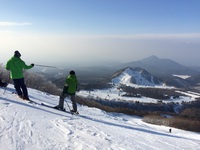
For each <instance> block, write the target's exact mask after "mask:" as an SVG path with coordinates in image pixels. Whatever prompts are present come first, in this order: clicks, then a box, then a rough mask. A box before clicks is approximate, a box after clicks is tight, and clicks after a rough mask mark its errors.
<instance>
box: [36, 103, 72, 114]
mask: <svg viewBox="0 0 200 150" xmlns="http://www.w3.org/2000/svg"><path fill="white" fill-rule="evenodd" d="M40 105H42V106H45V107H48V108H52V109H56V110H58V111H63V112H66V113H70V114H72V113H71V112H69V111H66V110H61V109H57V108H55V107H54V106H50V105H47V104H45V103H41V104H40ZM72 115H73V114H72Z"/></svg>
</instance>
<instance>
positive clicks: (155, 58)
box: [141, 55, 160, 62]
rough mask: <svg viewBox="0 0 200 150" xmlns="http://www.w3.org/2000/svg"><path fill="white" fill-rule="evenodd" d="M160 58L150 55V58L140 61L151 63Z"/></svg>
mask: <svg viewBox="0 0 200 150" xmlns="http://www.w3.org/2000/svg"><path fill="white" fill-rule="evenodd" d="M159 59H160V58H158V57H157V56H155V55H152V56H150V57H147V58H144V59H142V60H141V61H143V62H149V61H150V62H152V61H157V60H159Z"/></svg>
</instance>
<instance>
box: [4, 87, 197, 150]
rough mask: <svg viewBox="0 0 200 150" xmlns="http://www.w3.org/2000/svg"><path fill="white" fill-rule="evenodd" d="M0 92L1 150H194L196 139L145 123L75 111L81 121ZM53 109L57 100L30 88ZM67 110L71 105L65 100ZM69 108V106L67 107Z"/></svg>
mask: <svg viewBox="0 0 200 150" xmlns="http://www.w3.org/2000/svg"><path fill="white" fill-rule="evenodd" d="M13 91H14V88H13V85H9V86H8V88H7V89H6V92H5V93H4V89H2V88H1V89H0V150H100V149H101V150H198V149H200V147H199V146H200V134H199V133H195V132H189V131H184V130H179V129H175V128H172V133H169V132H168V131H169V128H170V127H164V126H157V125H151V124H147V123H144V122H143V121H142V118H140V117H137V116H128V115H124V114H118V113H106V112H104V111H102V110H99V109H96V108H89V107H87V106H80V105H79V106H78V110H79V112H80V114H81V115H80V116H76V115H71V114H68V113H65V112H61V111H58V110H54V109H51V108H48V107H44V106H41V105H36V104H30V103H27V102H26V101H23V100H20V99H19V98H17V97H16V95H14V94H12V92H13ZM28 91H29V95H30V99H31V100H33V101H36V102H38V103H41V102H43V103H46V104H49V105H52V106H55V105H57V104H58V96H53V95H50V94H46V93H44V92H41V91H37V90H34V89H28ZM66 100H67V101H68V103H69V105H70V106H71V103H70V102H69V100H68V99H66ZM66 109H68V107H66Z"/></svg>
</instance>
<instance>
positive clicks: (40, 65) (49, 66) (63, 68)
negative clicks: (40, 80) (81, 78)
mask: <svg viewBox="0 0 200 150" xmlns="http://www.w3.org/2000/svg"><path fill="white" fill-rule="evenodd" d="M35 66H38V67H46V68H54V69H64V68H61V67H55V66H47V65H39V64H35Z"/></svg>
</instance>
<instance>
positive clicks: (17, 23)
mask: <svg viewBox="0 0 200 150" xmlns="http://www.w3.org/2000/svg"><path fill="white" fill-rule="evenodd" d="M29 25H32V23H29V22H0V26H4V27H6V26H29Z"/></svg>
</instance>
